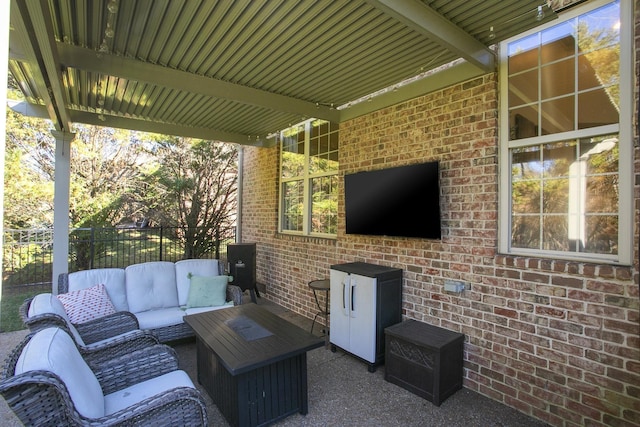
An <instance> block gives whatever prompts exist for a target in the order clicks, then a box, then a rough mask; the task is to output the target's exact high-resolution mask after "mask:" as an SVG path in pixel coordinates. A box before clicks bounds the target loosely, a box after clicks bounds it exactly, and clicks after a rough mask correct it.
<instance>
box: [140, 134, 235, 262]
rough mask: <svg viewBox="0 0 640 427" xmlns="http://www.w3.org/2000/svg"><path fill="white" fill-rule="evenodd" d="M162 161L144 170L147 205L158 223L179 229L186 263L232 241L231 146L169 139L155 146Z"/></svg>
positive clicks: (233, 190)
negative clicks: (223, 242)
mask: <svg viewBox="0 0 640 427" xmlns="http://www.w3.org/2000/svg"><path fill="white" fill-rule="evenodd" d="M154 154H155V156H156V157H157V158H158V159H161V161H159V162H158V163H156V164H154V165H151V166H150V167H149V168H148V170H147V171H146V177H145V183H146V186H145V189H146V191H145V193H144V204H145V205H146V206H148V207H149V208H150V211H151V212H153V216H154V218H157V220H159V221H161V222H162V223H163V224H165V225H168V226H175V227H180V228H179V232H178V235H177V236H176V237H177V238H179V239H180V240H182V241H183V242H184V243H185V248H186V249H185V252H186V253H185V254H184V257H185V258H198V257H201V256H202V255H203V254H205V253H207V252H210V251H216V252H217V250H218V249H219V247H218V246H215V245H217V244H219V242H220V241H224V240H226V239H230V238H232V237H233V236H234V231H235V230H234V227H235V214H236V209H237V201H236V187H237V172H238V171H237V160H238V154H237V150H236V149H235V147H234V146H232V145H230V144H225V143H220V142H214V141H204V140H193V139H190V138H178V137H174V138H167V137H165V138H164V139H163V140H159V141H158V142H157V145H156V146H155V153H154Z"/></svg>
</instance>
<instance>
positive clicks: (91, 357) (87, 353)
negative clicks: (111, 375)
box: [79, 329, 160, 367]
mask: <svg viewBox="0 0 640 427" xmlns="http://www.w3.org/2000/svg"><path fill="white" fill-rule="evenodd" d="M156 344H160V340H159V339H158V337H157V336H156V335H155V334H154V333H153V332H151V331H143V330H140V329H136V330H134V331H131V332H128V333H126V334H124V335H122V336H118V337H115V338H111V339H107V340H105V341H104V342H100V343H99V344H96V345H88V346H85V347H81V348H80V349H79V350H80V353H81V354H82V357H83V358H84V360H85V361H86V362H87V364H88V365H89V366H91V367H93V366H95V365H101V364H102V363H104V362H105V361H106V360H109V359H113V358H115V357H118V356H122V355H125V354H131V353H133V352H134V351H136V350H139V349H142V348H145V347H150V346H153V345H156Z"/></svg>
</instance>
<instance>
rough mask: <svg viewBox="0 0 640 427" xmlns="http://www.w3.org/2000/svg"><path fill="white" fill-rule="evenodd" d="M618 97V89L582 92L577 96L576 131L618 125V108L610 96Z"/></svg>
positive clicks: (610, 88)
mask: <svg viewBox="0 0 640 427" xmlns="http://www.w3.org/2000/svg"><path fill="white" fill-rule="evenodd" d="M614 94H615V96H616V97H617V96H618V87H617V86H615V87H609V88H608V90H605V89H604V88H601V89H597V90H592V91H589V92H584V93H581V94H579V95H578V104H579V107H578V129H587V128H590V127H595V126H602V125H609V124H612V123H618V121H619V115H618V107H617V105H616V104H614V102H613V101H614V100H613V99H612V96H611V95H614Z"/></svg>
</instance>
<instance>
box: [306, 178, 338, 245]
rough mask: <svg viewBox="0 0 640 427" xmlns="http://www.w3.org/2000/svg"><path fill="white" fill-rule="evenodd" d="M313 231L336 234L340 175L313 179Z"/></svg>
mask: <svg viewBox="0 0 640 427" xmlns="http://www.w3.org/2000/svg"><path fill="white" fill-rule="evenodd" d="M311 191H312V194H311V200H312V207H311V231H312V232H313V233H328V234H336V233H337V228H338V214H337V213H338V176H337V175H332V176H326V177H321V178H314V179H312V180H311Z"/></svg>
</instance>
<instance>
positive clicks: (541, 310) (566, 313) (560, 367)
mask: <svg viewBox="0 0 640 427" xmlns="http://www.w3.org/2000/svg"><path fill="white" fill-rule="evenodd" d="M637 4H638V1H637V0H636V5H637ZM637 9H638V8H637V7H636V10H637ZM637 13H638V12H637V11H636V14H637ZM636 22H638V19H636ZM636 34H640V28H638V24H637V28H636ZM638 49H640V37H637V38H636V50H638ZM496 94H497V76H496V75H492V74H491V75H486V76H483V77H481V78H478V79H474V80H471V81H467V82H464V83H461V84H457V85H455V86H452V87H449V88H446V89H444V90H441V91H438V92H435V93H431V94H428V95H426V96H422V97H419V98H416V99H413V100H411V101H409V102H406V103H403V104H399V105H396V106H393V107H390V108H386V109H384V110H381V111H377V112H375V113H372V114H369V115H366V116H363V117H359V118H356V119H354V120H351V121H349V122H346V123H343V124H342V125H341V131H340V157H339V160H340V174H341V175H344V174H345V173H351V172H355V171H359V170H367V169H374V168H379V167H381V166H382V165H384V166H397V165H402V164H409V163H416V162H418V161H429V160H438V161H439V162H440V168H441V190H442V197H441V201H440V205H441V211H442V220H443V222H442V229H443V236H442V240H441V241H429V240H421V239H404V238H381V237H364V236H352V235H345V233H344V210H343V207H341V210H340V212H339V230H338V238H337V239H336V240H326V239H315V238H302V237H292V236H284V235H279V234H278V233H277V207H278V193H277V186H278V184H277V174H278V152H277V148H270V149H265V148H246V149H245V158H244V210H243V224H242V229H243V232H242V233H243V240H244V241H255V242H258V281H259V282H261V283H263V284H265V285H266V295H265V297H267V298H269V299H273V300H275V301H277V302H279V303H280V304H282V305H284V306H285V307H287V308H289V309H291V310H294V311H296V312H298V313H300V314H303V315H305V316H307V317H312V316H313V314H315V311H316V309H315V301H314V300H313V297H312V294H311V293H310V292H309V289H308V287H307V282H308V281H309V280H313V279H316V278H320V277H326V276H327V275H328V269H329V266H330V265H331V264H334V263H342V262H351V261H365V262H371V263H376V264H382V265H388V266H393V267H399V268H402V269H403V270H404V282H403V312H404V313H403V314H404V316H405V317H408V318H414V319H417V320H420V321H423V322H428V323H432V324H435V325H438V326H442V327H445V328H447V329H451V330H454V331H458V332H462V333H464V334H465V335H466V339H465V370H464V375H465V380H464V386H465V387H467V388H469V389H472V390H475V391H477V392H479V393H481V394H483V395H486V396H489V397H490V398H492V399H495V400H497V401H500V402H503V403H505V404H507V405H509V406H511V407H514V408H516V409H518V410H520V411H522V412H524V413H525V414H528V415H531V416H533V417H536V418H538V419H541V420H543V421H545V422H548V423H549V424H551V425H557V426H560V425H565V426H583V425H590V426H600V425H602V426H604V425H613V426H632V425H640V327H639V323H640V303H639V291H638V264H637V263H638V261H637V259H638V253H636V254H635V257H634V259H635V260H636V261H635V266H634V268H629V267H614V266H611V265H597V264H588V263H579V262H568V261H554V260H548V259H537V258H525V257H513V256H505V255H499V254H497V252H496V248H497V202H498V192H497V190H498V185H497V180H498V163H497V149H498V147H497V99H496ZM636 99H637V90H636ZM635 116H636V120H637V111H636V112H635ZM635 147H636V150H635V174H636V179H635V184H636V186H635V196H634V197H635V203H634V206H635V218H636V224H638V223H639V219H640V214H639V213H638V212H639V211H640V178H638V177H640V149H639V148H638V143H637V135H636V139H635ZM340 200H342V194H341V196H340ZM634 237H635V238H634V241H635V242H636V244H635V247H636V248H637V247H638V229H637V228H636V230H634ZM445 278H454V279H461V280H464V281H465V282H468V283H470V286H471V289H470V290H467V291H464V292H463V293H462V294H460V295H458V294H450V293H447V292H445V291H444V280H445Z"/></svg>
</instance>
